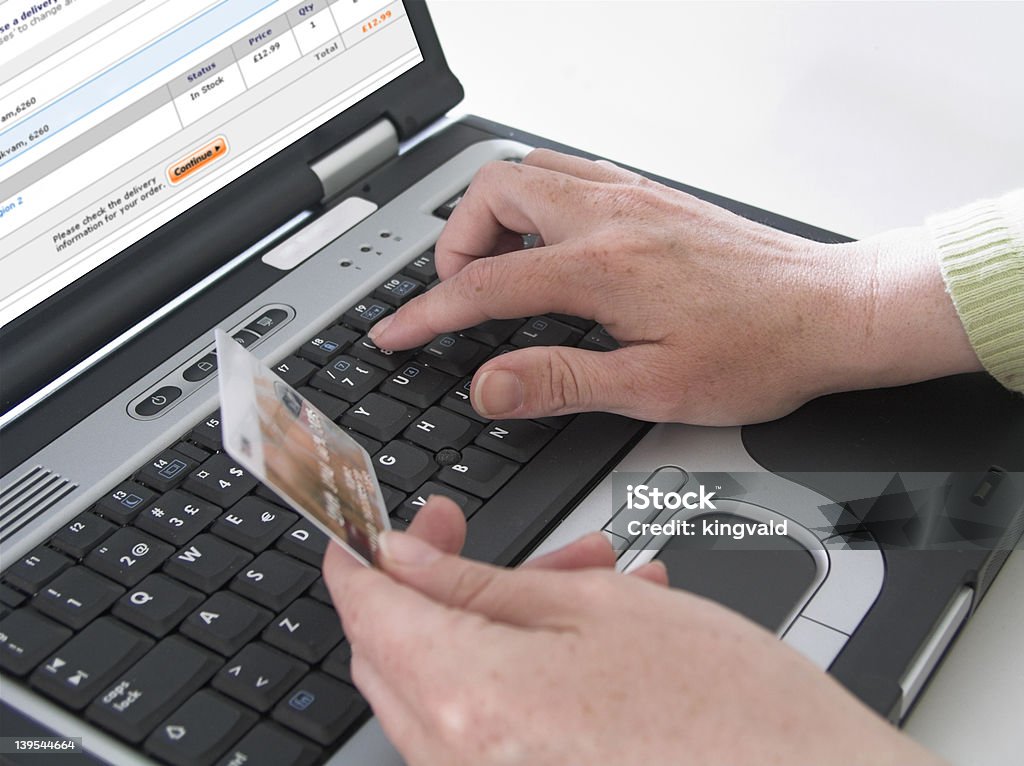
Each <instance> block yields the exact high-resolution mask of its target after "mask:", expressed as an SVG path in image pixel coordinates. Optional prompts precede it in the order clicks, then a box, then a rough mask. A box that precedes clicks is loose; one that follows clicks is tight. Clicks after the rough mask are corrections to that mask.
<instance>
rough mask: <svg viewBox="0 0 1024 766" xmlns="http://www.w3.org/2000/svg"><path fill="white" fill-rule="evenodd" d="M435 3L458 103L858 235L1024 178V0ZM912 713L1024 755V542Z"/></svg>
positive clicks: (935, 736)
mask: <svg viewBox="0 0 1024 766" xmlns="http://www.w3.org/2000/svg"><path fill="white" fill-rule="evenodd" d="M430 7H431V12H432V14H433V17H434V21H435V24H436V26H437V29H438V34H439V36H440V38H441V43H442V45H443V47H444V49H445V52H446V54H447V57H448V61H449V64H450V65H451V67H452V69H453V71H454V72H455V73H456V74H457V75H458V76H459V78H460V79H461V80H462V83H463V85H464V86H465V89H466V98H465V101H464V102H463V104H462V105H461V107H460V109H463V110H465V111H468V112H472V113H475V114H479V115H481V116H484V117H488V118H490V119H494V120H497V121H500V122H505V123H507V124H510V125H513V126H515V127H518V128H522V129H524V130H528V131H531V132H534V133H537V134H540V135H543V136H547V137H549V138H552V139H556V140H560V141H563V142H565V143H567V144H570V145H574V146H578V147H580V148H582V149H587V150H590V151H593V152H596V153H598V154H602V155H604V156H607V157H609V158H611V159H614V160H617V161H620V162H623V163H626V164H631V165H634V166H637V167H640V168H644V169H647V170H650V171H652V172H656V173H659V174H661V175H664V176H667V177H670V178H675V179H678V180H680V181H683V182H685V183H689V184H692V185H694V186H697V187H700V188H704V189H707V190H709V191H714V192H717V193H720V194H723V195H725V196H728V197H732V198H735V199H738V200H742V201H744V202H748V203H751V204H754V205H758V206H760V207H763V208H766V209H768V210H772V211H775V212H777V213H782V214H784V215H788V216H791V217H793V218H797V219H800V220H804V221H807V222H808V223H813V224H817V225H819V226H821V227H824V228H827V229H831V230H834V231H837V232H840V233H843V234H848V235H850V236H854V237H864V236H867V235H870V234H872V233H875V232H879V231H884V230H886V229H889V228H894V227H899V226H912V225H917V224H919V223H921V222H922V221H923V219H924V218H925V216H927V215H928V214H929V213H933V212H939V211H942V210H946V209H950V208H952V207H956V206H957V205H959V204H963V203H965V202H969V201H972V200H974V199H977V198H980V197H983V196H993V195H998V194H1001V193H1003V192H1006V191H1009V190H1011V189H1014V188H1019V187H1021V186H1024V86H1022V85H1021V81H1020V73H1021V71H1024V69H1022V63H1021V62H1022V61H1024V59H1022V58H1021V53H1020V50H1021V47H1020V46H1021V41H1020V32H1021V30H1024V3H996V4H983V3H977V2H971V3H962V4H960V3H948V4H947V3H944V4H939V3H909V4H886V3H844V4H831V3H758V4H745V3H744V4H733V3H679V2H639V1H637V0H630V1H628V2H627V1H626V0H617V1H616V2H598V1H596V0H585V1H583V0H580V1H577V2H566V1H564V0H563V1H562V2H558V1H550V0H548V1H545V2H538V1H536V0H514V1H512V0H472V1H468V0H434V1H433V2H432V3H431V6H430ZM1022 449H1024V447H1022ZM906 730H907V731H908V732H909V733H910V735H911V736H913V737H915V738H916V739H918V740H919V741H921V742H922V743H924V744H925V745H927V746H929V747H931V748H933V749H934V750H936V751H937V752H939V753H940V754H942V755H944V756H945V757H947V758H948V759H950V760H951V761H952V762H953V763H956V764H978V765H979V766H981V765H982V764H985V765H991V766H997V765H998V766H1005V765H1006V764H1011V763H1021V762H1022V758H1024V757H1022V755H1021V753H1024V553H1021V552H1018V553H1015V554H1014V555H1013V556H1011V558H1010V560H1009V562H1008V564H1007V565H1006V567H1005V568H1004V570H1003V572H1002V574H1001V575H1000V576H999V578H998V579H997V581H996V583H995V585H994V586H993V587H992V589H991V591H990V592H989V595H988V596H987V598H986V599H985V601H984V603H983V604H982V606H981V607H980V609H979V611H978V613H977V614H976V615H975V617H974V619H973V620H972V622H971V623H970V624H969V625H968V626H967V627H966V628H965V630H964V631H963V633H962V635H961V636H960V637H959V639H958V640H957V642H956V644H955V646H954V647H953V649H952V650H951V652H950V653H949V655H948V657H947V658H946V660H945V662H944V663H943V665H942V666H941V667H940V669H939V671H938V672H937V674H936V675H935V677H934V679H933V681H932V683H931V684H930V686H929V687H928V688H927V689H926V690H925V692H924V693H923V695H922V697H921V700H920V702H919V704H918V706H917V708H916V709H915V711H914V712H913V714H912V715H911V717H910V719H909V722H908V723H907V726H906Z"/></svg>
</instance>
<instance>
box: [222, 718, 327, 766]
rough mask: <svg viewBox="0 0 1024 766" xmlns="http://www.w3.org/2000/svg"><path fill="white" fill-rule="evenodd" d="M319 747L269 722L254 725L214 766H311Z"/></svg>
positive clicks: (315, 759)
mask: <svg viewBox="0 0 1024 766" xmlns="http://www.w3.org/2000/svg"><path fill="white" fill-rule="evenodd" d="M319 755H320V748H319V747H318V746H316V745H314V744H313V743H312V742H310V741H309V740H306V739H303V738H302V737H299V736H298V735H296V734H293V733H292V732H290V731H287V730H286V729H283V728H281V727H280V726H278V725H277V724H274V723H271V722H269V721H264V722H263V723H261V724H259V725H258V726H256V728H255V729H253V730H252V731H250V732H249V733H248V734H246V735H245V737H243V738H242V741H241V742H239V743H238V744H237V745H235V746H234V747H233V748H231V749H230V750H228V752H227V754H226V755H225V756H224V757H223V758H222V759H221V760H220V761H218V763H217V766H281V765H282V764H289V766H313V764H314V763H315V762H316V761H317V758H318V757H319Z"/></svg>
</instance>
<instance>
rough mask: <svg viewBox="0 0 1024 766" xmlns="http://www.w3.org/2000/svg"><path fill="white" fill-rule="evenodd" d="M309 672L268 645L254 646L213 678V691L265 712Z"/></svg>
mask: <svg viewBox="0 0 1024 766" xmlns="http://www.w3.org/2000/svg"><path fill="white" fill-rule="evenodd" d="M308 670H309V666H308V665H307V664H306V663H304V662H299V661H298V660H297V659H295V658H294V657H289V656H288V655H286V654H283V653H281V652H279V651H277V650H276V649H271V648H270V647H269V646H267V645H266V644H261V643H251V644H249V645H248V646H247V647H245V648H244V649H243V650H242V651H240V652H239V653H238V654H236V655H235V656H234V657H233V658H232V659H231V660H229V661H228V663H227V664H226V665H225V666H224V667H223V668H222V669H221V671H220V672H219V673H218V674H217V675H216V676H214V677H213V681H212V682H211V683H212V685H213V688H215V689H217V690H219V691H222V692H224V693H225V694H227V695H229V696H231V697H234V698H235V699H236V700H238V701H239V702H244V703H245V704H246V705H248V706H249V707H252V708H256V709H257V710H259V711H260V712H261V713H265V712H267V711H268V710H270V708H271V707H272V706H273V705H274V703H275V702H277V701H278V700H279V699H281V695H283V694H284V693H285V692H286V691H288V689H289V688H291V686H292V685H293V684H294V683H295V682H296V681H298V680H299V679H300V678H302V676H304V675H305V674H306V672H307V671H308Z"/></svg>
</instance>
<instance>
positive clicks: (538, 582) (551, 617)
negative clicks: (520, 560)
mask: <svg viewBox="0 0 1024 766" xmlns="http://www.w3.org/2000/svg"><path fill="white" fill-rule="evenodd" d="M376 561H377V564H378V565H379V566H380V567H381V569H383V570H384V571H385V572H386V573H387V574H389V575H390V576H391V577H392V578H393V579H394V580H397V581H398V582H401V583H402V584H404V585H407V586H409V587H411V588H413V589H415V590H417V591H419V592H420V593H422V594H423V595H425V596H426V597H427V598H429V599H431V600H433V601H436V602H438V603H441V604H444V605H446V606H449V607H453V608H455V609H463V610H466V611H469V612H475V613H477V614H479V615H481V616H483V617H486V618H488V619H492V620H497V621H499V622H505V623H508V624H510V625H522V626H528V627H563V626H564V625H565V624H566V623H567V616H568V614H570V613H575V612H576V606H575V604H574V599H573V598H572V597H571V596H570V595H569V594H570V592H571V588H569V587H566V585H567V584H566V583H563V582H560V580H559V578H565V577H571V576H572V574H573V573H572V572H568V573H567V572H558V571H550V570H541V569H531V570H516V569H503V568H501V567H495V566H492V565H490V564H482V563H479V562H476V561H471V560H469V559H464V558H460V557H459V556H453V555H451V554H447V553H444V552H442V551H440V550H438V549H437V548H435V547H433V546H432V545H430V544H429V543H427V542H426V541H424V540H422V539H420V538H417V537H415V536H413V535H409V534H406V533H403V532H385V533H384V534H383V535H381V538H380V548H379V549H378V551H377V560H376Z"/></svg>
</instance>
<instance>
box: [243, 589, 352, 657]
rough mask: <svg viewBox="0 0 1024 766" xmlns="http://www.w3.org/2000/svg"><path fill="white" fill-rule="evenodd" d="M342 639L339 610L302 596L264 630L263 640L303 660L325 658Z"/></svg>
mask: <svg viewBox="0 0 1024 766" xmlns="http://www.w3.org/2000/svg"><path fill="white" fill-rule="evenodd" d="M342 638H343V636H342V632H341V621H340V620H339V619H338V613H337V612H335V611H334V610H333V609H331V608H330V607H327V606H324V605H323V604H321V603H319V602H317V601H314V600H313V599H310V598H300V599H299V600H298V601H296V602H295V603H293V604H292V605H291V606H289V607H288V608H287V609H285V610H284V611H283V612H281V614H279V615H278V616H277V617H275V618H274V621H273V622H271V623H270V625H268V626H267V629H266V630H265V631H263V640H264V641H266V642H267V643H268V644H270V645H271V646H276V647H277V648H278V649H281V650H283V651H285V652H287V653H288V654H291V655H294V656H295V657H298V658H299V659H300V660H302V661H304V662H309V663H314V662H319V661H320V660H322V659H323V657H324V655H326V654H327V652H329V651H330V650H331V649H333V648H334V646H335V644H337V643H338V642H339V641H341V639H342Z"/></svg>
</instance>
